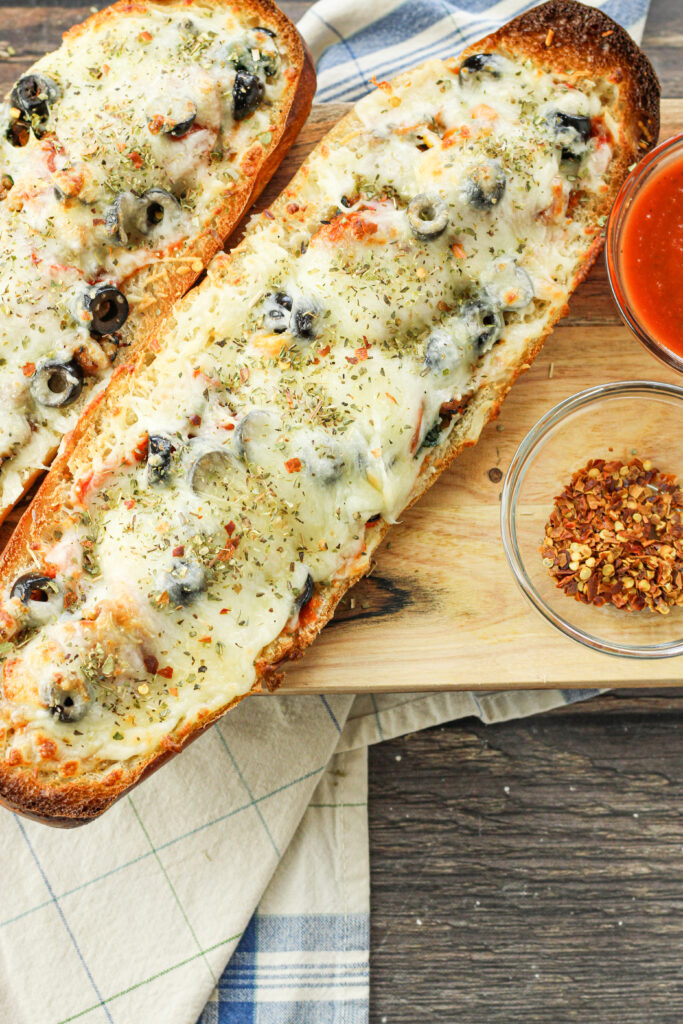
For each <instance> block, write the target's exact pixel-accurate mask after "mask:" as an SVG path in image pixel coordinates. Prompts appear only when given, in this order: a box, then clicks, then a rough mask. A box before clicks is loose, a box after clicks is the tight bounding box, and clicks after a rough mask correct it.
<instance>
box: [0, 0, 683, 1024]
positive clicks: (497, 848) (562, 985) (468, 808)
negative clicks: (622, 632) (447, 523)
mask: <svg viewBox="0 0 683 1024" xmlns="http://www.w3.org/2000/svg"><path fill="white" fill-rule="evenodd" d="M460 3H461V5H462V6H464V7H466V6H467V0H460ZM91 6H92V5H91V4H89V3H80V2H77V0H43V2H42V3H40V2H29V0H27V2H25V3H22V4H17V3H15V4H10V3H6V2H4V0H0V85H2V86H6V85H8V84H9V83H10V81H11V80H12V79H13V78H14V77H16V75H17V74H18V73H19V72H20V71H21V70H22V69H23V68H24V67H26V65H27V64H29V63H30V62H31V61H32V60H33V59H35V57H36V56H38V55H39V54H40V53H43V52H45V51H46V50H48V49H51V48H53V47H54V46H55V45H57V43H58V40H59V35H60V33H61V32H62V31H63V30H64V29H65V28H67V27H69V26H70V25H72V24H74V23H75V22H77V21H80V20H82V18H83V17H85V16H86V15H87V13H88V11H89V10H90V9H91ZM95 6H100V7H101V6H104V4H103V3H101V2H100V3H97V4H95ZM307 6H309V5H308V3H305V2H299V3H296V2H295V3H288V2H283V3H282V7H283V8H284V9H285V11H286V12H287V13H288V14H289V15H290V16H291V17H293V18H295V19H296V18H298V17H300V16H301V14H302V13H303V11H304V10H305V9H306V7H307ZM644 46H645V49H646V51H647V52H648V54H649V55H650V57H651V58H652V60H653V61H654V64H655V66H656V68H657V71H658V72H659V75H660V78H661V82H662V87H663V92H664V94H665V95H666V96H672V97H681V96H683V2H682V0H652V9H651V12H650V16H649V18H648V22H647V28H646V33H645V40H644ZM482 656H484V654H483V653H482ZM682 714H683V698H682V697H681V696H679V695H675V694H672V693H668V694H666V693H664V694H662V695H661V696H658V695H656V694H654V695H653V693H652V691H650V692H649V693H648V694H643V695H640V696H639V695H634V694H633V693H630V694H615V695H612V696H609V697H603V698H601V699H599V700H595V701H591V702H590V703H589V704H585V705H574V706H573V707H570V708H568V709H564V710H562V711H560V712H557V713H555V714H551V715H546V716H544V717H541V718H534V719H530V720H525V721H519V722H512V723H509V724H507V725H501V726H494V727H485V726H482V725H481V724H479V723H478V722H477V721H474V720H467V721H464V722H455V723H453V724H451V725H448V726H445V727H441V728H438V729H432V730H429V731H426V732H422V733H418V734H416V735H414V736H408V737H405V738H403V739H400V740H395V741H393V742H389V743H383V744H381V745H380V746H377V747H373V748H372V749H371V752H370V846H371V863H372V942H371V945H372V972H371V977H372V994H371V1011H370V1021H371V1024H415V1022H419V1024H436V1022H439V1024H456V1022H457V1024H522V1022H523V1024H541V1022H542V1024H565V1022H575V1024H679V1022H680V1021H681V1020H683V969H682V967H681V962H682V961H683V886H682V875H683V822H681V816H680V813H679V808H678V797H679V796H680V793H681V784H682V782H683V758H682V757H681V738H680V725H681V717H682Z"/></svg>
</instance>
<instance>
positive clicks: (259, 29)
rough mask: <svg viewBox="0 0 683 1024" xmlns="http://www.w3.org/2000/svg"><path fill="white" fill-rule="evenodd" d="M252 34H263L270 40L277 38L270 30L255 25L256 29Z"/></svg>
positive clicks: (263, 26)
mask: <svg viewBox="0 0 683 1024" xmlns="http://www.w3.org/2000/svg"><path fill="white" fill-rule="evenodd" d="M254 32H265V33H266V35H267V36H270V38H271V39H277V36H276V34H275V32H273V30H272V28H266V26H265V25H257V26H256V28H255V29H254Z"/></svg>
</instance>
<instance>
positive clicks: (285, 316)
mask: <svg viewBox="0 0 683 1024" xmlns="http://www.w3.org/2000/svg"><path fill="white" fill-rule="evenodd" d="M264 305H265V313H264V316H263V326H264V327H265V329H266V330H267V331H272V332H273V334H284V332H285V331H287V330H289V326H290V321H291V312H292V299H291V296H290V295H286V294H285V292H270V293H269V294H268V295H266V298H265V302H264Z"/></svg>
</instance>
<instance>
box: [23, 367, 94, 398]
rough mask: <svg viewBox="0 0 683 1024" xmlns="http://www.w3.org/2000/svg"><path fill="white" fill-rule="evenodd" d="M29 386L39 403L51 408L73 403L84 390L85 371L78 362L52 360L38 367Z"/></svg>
mask: <svg viewBox="0 0 683 1024" xmlns="http://www.w3.org/2000/svg"><path fill="white" fill-rule="evenodd" d="M29 388H30V390H31V394H32V395H33V398H34V400H35V401H36V402H38V404H39V405H46V406H48V407H50V408H57V407H58V406H65V405H71V403H72V402H75V401H76V399H77V398H78V396H79V395H80V393H81V391H82V390H83V371H82V369H81V368H80V366H79V365H78V363H76V362H73V361H72V362H69V363H60V362H58V361H57V360H56V359H54V360H50V361H48V362H45V363H43V364H42V366H39V367H38V369H37V370H36V372H35V373H34V374H33V376H32V377H31V381H30V384H29Z"/></svg>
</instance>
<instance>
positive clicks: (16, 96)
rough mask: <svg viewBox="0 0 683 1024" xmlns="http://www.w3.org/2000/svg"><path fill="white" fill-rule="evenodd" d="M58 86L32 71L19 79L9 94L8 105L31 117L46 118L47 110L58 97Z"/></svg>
mask: <svg viewBox="0 0 683 1024" xmlns="http://www.w3.org/2000/svg"><path fill="white" fill-rule="evenodd" d="M59 93H60V90H59V86H58V85H57V83H56V82H55V81H53V79H51V78H48V77H47V76H46V75H40V74H38V73H37V72H35V71H33V72H31V73H30V74H28V75H24V76H23V77H22V78H20V79H19V81H18V82H17V84H16V85H15V86H14V88H13V89H12V92H11V93H10V103H11V104H12V106H14V107H17V108H18V109H19V110H21V111H22V113H24V114H26V115H27V116H28V117H31V116H32V115H33V114H37V115H38V116H39V117H41V118H43V117H47V115H48V113H49V109H50V107H51V106H52V104H53V103H54V102H55V100H56V99H58V97H59Z"/></svg>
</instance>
